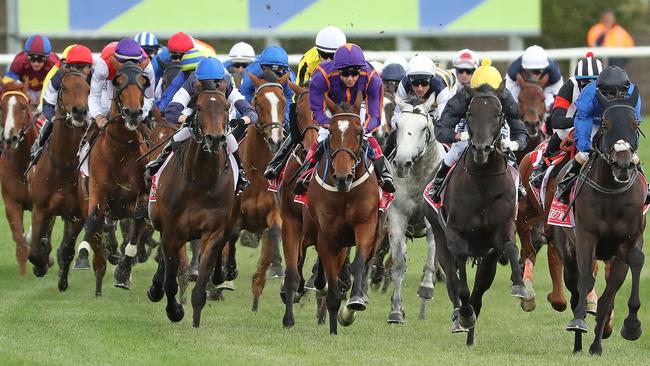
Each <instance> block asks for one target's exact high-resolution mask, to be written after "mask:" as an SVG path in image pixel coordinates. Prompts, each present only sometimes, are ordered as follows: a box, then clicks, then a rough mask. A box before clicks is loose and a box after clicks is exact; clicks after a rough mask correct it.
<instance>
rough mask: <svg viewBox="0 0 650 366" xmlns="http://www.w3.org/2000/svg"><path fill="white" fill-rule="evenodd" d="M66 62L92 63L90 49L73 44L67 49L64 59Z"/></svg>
mask: <svg viewBox="0 0 650 366" xmlns="http://www.w3.org/2000/svg"><path fill="white" fill-rule="evenodd" d="M65 62H66V63H67V64H70V65H72V64H89V65H92V63H93V54H92V52H91V51H90V48H88V47H86V46H82V45H80V44H78V45H75V46H73V47H72V48H71V49H70V51H68V56H67V57H66V59H65Z"/></svg>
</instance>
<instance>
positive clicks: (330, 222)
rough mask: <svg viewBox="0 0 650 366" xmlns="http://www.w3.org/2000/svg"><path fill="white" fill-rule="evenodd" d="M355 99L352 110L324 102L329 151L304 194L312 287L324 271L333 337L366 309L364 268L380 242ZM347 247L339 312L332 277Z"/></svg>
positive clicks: (338, 296) (338, 295)
mask: <svg viewBox="0 0 650 366" xmlns="http://www.w3.org/2000/svg"><path fill="white" fill-rule="evenodd" d="M361 99H362V98H361V93H358V94H357V97H356V100H355V104H354V105H352V106H350V105H349V104H347V103H342V104H341V105H335V104H334V102H332V101H331V100H330V99H329V98H327V97H325V104H326V105H327V108H328V110H329V111H330V112H331V113H332V114H333V115H332V117H331V119H330V121H329V130H330V136H329V139H328V141H326V144H327V145H329V146H327V145H326V146H327V147H326V151H325V153H324V154H323V157H322V158H321V160H320V161H319V163H318V165H317V169H316V170H315V172H314V179H315V181H314V182H312V184H310V185H309V188H308V190H307V201H308V206H309V213H310V215H311V218H312V220H313V224H314V225H315V227H316V230H317V246H316V247H317V250H318V257H319V259H320V265H319V269H318V272H319V274H318V276H317V278H316V281H315V285H316V288H317V289H323V288H324V286H325V284H324V283H323V281H322V279H323V271H324V275H325V276H326V278H327V300H326V302H327V310H328V313H329V318H330V319H329V323H330V328H329V329H330V334H337V318H338V320H339V322H340V323H341V325H343V326H347V325H350V324H352V322H353V321H354V319H355V316H356V312H357V311H363V310H365V309H366V304H367V302H368V295H367V293H366V287H367V286H366V276H367V273H366V266H367V264H368V262H369V261H370V259H371V257H372V255H373V253H374V249H375V246H376V243H377V242H378V241H379V240H380V239H381V235H380V233H379V231H380V230H379V229H380V227H381V226H382V225H383V223H382V222H381V220H380V217H379V187H378V183H377V179H376V177H375V174H373V172H372V170H373V168H372V164H370V162H369V161H368V159H366V153H365V151H364V149H363V133H364V130H363V126H362V122H361V119H360V117H359V111H360V109H361ZM351 246H355V247H356V251H355V258H354V261H353V262H352V264H351V267H350V271H351V273H352V276H353V278H354V281H353V284H352V290H351V295H350V299H349V301H348V302H347V304H346V305H345V306H344V307H343V308H341V312H339V308H340V307H341V299H342V293H341V291H340V290H339V285H338V276H339V272H340V270H341V267H342V266H343V263H344V261H345V259H346V257H347V256H348V253H349V247H351ZM337 315H338V316H337Z"/></svg>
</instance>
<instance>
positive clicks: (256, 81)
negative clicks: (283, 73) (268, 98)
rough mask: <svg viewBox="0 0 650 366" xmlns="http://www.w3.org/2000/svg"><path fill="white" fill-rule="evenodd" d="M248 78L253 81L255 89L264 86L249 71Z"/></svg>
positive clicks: (261, 81)
mask: <svg viewBox="0 0 650 366" xmlns="http://www.w3.org/2000/svg"><path fill="white" fill-rule="evenodd" d="M248 77H249V78H250V79H251V80H252V81H253V85H255V88H257V87H258V86H260V85H262V84H264V80H262V79H260V78H258V77H257V76H255V74H253V73H252V72H250V71H249V72H248Z"/></svg>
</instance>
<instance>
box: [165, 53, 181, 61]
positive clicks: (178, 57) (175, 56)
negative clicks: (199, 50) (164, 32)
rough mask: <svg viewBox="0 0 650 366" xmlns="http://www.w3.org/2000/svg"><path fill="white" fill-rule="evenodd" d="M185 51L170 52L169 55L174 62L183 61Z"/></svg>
mask: <svg viewBox="0 0 650 366" xmlns="http://www.w3.org/2000/svg"><path fill="white" fill-rule="evenodd" d="M183 55H184V53H183V52H170V53H169V57H170V58H171V59H172V62H181V59H182V58H183Z"/></svg>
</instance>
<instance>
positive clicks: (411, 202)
mask: <svg viewBox="0 0 650 366" xmlns="http://www.w3.org/2000/svg"><path fill="white" fill-rule="evenodd" d="M395 101H396V103H397V104H398V105H400V107H401V108H402V114H401V116H400V120H399V122H398V124H397V130H396V134H397V136H396V139H397V140H396V144H395V155H394V156H395V157H394V159H393V165H394V166H395V168H396V169H395V172H396V177H395V184H396V186H397V187H398V189H397V191H396V193H395V200H394V202H393V203H392V206H391V208H390V210H388V212H387V216H388V217H387V222H388V238H389V241H390V250H391V256H392V257H391V258H392V279H393V281H394V282H395V288H394V290H393V296H392V301H391V310H390V313H389V315H388V322H389V323H398V324H401V323H404V305H403V303H402V281H403V280H404V275H405V273H406V238H407V236H408V237H410V238H414V237H422V236H426V238H427V246H428V253H427V260H426V263H425V266H424V270H423V277H422V282H421V283H420V287H419V288H418V296H419V297H420V298H421V299H422V306H421V312H420V318H421V319H423V318H424V309H425V307H426V301H427V300H430V299H431V298H432V297H433V288H434V272H435V261H434V257H435V250H436V249H435V244H436V243H435V241H434V238H433V233H432V232H431V228H430V227H429V224H428V222H427V220H426V218H425V217H424V210H425V208H426V205H427V204H426V202H424V201H423V200H422V192H423V191H424V189H425V185H426V184H427V182H428V181H427V178H428V177H429V176H430V175H431V174H432V173H433V172H434V170H435V168H436V166H437V165H438V164H439V163H440V160H442V157H443V155H444V151H443V147H442V145H441V144H440V143H438V142H437V141H436V139H435V138H434V137H433V136H434V135H433V121H432V120H431V116H430V115H429V110H430V109H431V107H432V106H433V104H434V103H435V95H434V94H431V96H430V97H429V99H428V100H426V101H424V102H423V101H422V100H421V99H419V98H417V99H416V100H412V101H409V102H406V101H402V100H401V99H400V98H399V97H397V98H396V100H395Z"/></svg>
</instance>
